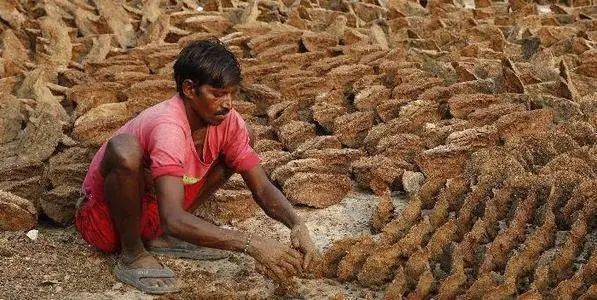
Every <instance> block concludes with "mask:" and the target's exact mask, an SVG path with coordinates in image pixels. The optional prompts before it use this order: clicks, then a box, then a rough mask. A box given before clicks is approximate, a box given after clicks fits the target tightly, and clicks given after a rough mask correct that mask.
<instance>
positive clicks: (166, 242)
mask: <svg viewBox="0 0 597 300" xmlns="http://www.w3.org/2000/svg"><path fill="white" fill-rule="evenodd" d="M233 174H234V171H232V170H231V169H230V168H228V167H227V166H226V165H225V164H224V163H223V162H222V161H218V162H216V163H214V164H213V165H212V167H211V168H209V170H208V171H207V173H206V174H205V183H204V184H203V187H202V188H201V190H200V191H199V193H198V194H197V196H196V197H195V199H194V200H193V203H192V204H191V206H190V207H189V209H188V211H189V212H194V211H195V210H196V209H197V207H198V206H199V204H201V203H202V202H203V201H208V200H209V198H211V197H212V196H213V194H214V193H215V192H216V191H217V190H219V189H220V188H221V187H222V186H223V185H224V184H225V183H226V182H227V181H228V179H230V177H231V176H232V175H233ZM177 242H178V241H177V240H175V239H172V238H171V237H169V236H166V235H163V236H161V237H159V238H157V239H154V240H151V241H147V242H146V244H147V246H148V247H158V248H167V247H175V246H177V245H176V244H177Z"/></svg>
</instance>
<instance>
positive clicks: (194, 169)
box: [83, 95, 260, 198]
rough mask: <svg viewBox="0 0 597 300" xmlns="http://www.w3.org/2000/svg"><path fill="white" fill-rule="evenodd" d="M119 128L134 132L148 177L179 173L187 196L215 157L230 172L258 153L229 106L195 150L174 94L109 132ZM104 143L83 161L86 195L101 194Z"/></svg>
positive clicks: (242, 167)
mask: <svg viewBox="0 0 597 300" xmlns="http://www.w3.org/2000/svg"><path fill="white" fill-rule="evenodd" d="M123 133H127V134H130V135H133V136H136V137H137V138H138V141H139V144H140V145H141V148H142V149H143V152H144V157H145V167H146V168H147V169H149V170H150V171H151V176H152V177H153V179H156V178H157V177H160V176H164V175H171V176H178V177H183V184H184V185H185V198H187V197H189V195H187V192H188V191H189V189H188V187H190V186H192V185H196V183H198V182H199V181H201V179H202V178H203V176H204V175H205V174H206V173H207V171H208V169H209V168H210V166H211V165H212V164H213V163H214V162H215V161H216V159H218V158H221V159H222V160H223V162H224V163H225V164H226V165H227V166H228V167H230V168H231V169H233V170H234V171H236V172H242V171H247V170H249V169H251V168H253V167H254V166H255V165H257V164H258V163H259V162H260V159H259V156H258V155H257V154H256V153H255V151H254V150H253V149H252V148H251V146H250V145H249V134H248V131H247V127H246V124H245V121H244V120H243V119H242V117H241V116H240V115H239V114H238V112H236V111H235V110H231V111H230V113H228V115H226V118H225V119H224V121H222V123H220V124H219V125H217V126H211V125H210V126H208V128H207V133H206V135H205V141H204V144H203V153H201V155H199V153H197V150H196V148H195V144H194V142H193V138H192V135H191V128H190V126H189V122H188V120H187V116H186V113H185V107H184V103H183V100H182V99H181V98H180V96H178V95H176V96H173V97H172V98H170V99H169V100H166V101H163V102H161V103H159V104H157V105H154V106H152V107H150V108H148V109H146V110H145V111H143V112H142V113H140V114H139V115H138V116H137V117H135V118H134V119H132V120H130V121H129V122H127V123H126V124H125V125H124V126H123V127H121V128H120V129H119V130H117V131H116V132H115V133H114V135H118V134H123ZM105 148H106V143H104V144H103V145H102V147H101V148H100V149H99V150H98V152H97V153H96V154H95V157H94V158H93V160H92V162H91V165H90V166H89V171H88V172H87V176H86V177H85V180H84V182H83V192H84V193H85V194H86V195H95V196H96V197H101V198H103V181H104V179H103V177H102V176H101V174H100V172H99V168H100V163H101V160H102V158H103V157H104V151H105ZM192 190H195V189H192ZM195 192H196V191H195Z"/></svg>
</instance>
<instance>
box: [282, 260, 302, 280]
mask: <svg viewBox="0 0 597 300" xmlns="http://www.w3.org/2000/svg"><path fill="white" fill-rule="evenodd" d="M278 266H280V267H281V268H282V269H284V270H285V271H286V274H287V275H288V277H292V276H295V275H296V274H298V272H299V271H298V270H297V269H296V268H295V267H294V266H293V265H292V264H291V263H290V262H287V261H284V260H280V261H279V262H278Z"/></svg>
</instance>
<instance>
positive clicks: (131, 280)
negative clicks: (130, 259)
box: [114, 262, 180, 295]
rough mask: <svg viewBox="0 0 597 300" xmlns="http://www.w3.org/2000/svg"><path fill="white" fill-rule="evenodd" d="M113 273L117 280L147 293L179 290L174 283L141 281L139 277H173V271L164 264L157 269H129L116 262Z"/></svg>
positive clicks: (164, 292)
mask: <svg viewBox="0 0 597 300" xmlns="http://www.w3.org/2000/svg"><path fill="white" fill-rule="evenodd" d="M114 274H115V275H116V278H118V280H120V281H122V282H124V283H126V284H129V285H131V286H133V287H135V288H137V289H138V290H140V291H142V292H144V293H147V294H154V295H162V294H167V293H176V292H179V291H180V287H179V286H178V285H177V284H174V286H151V285H147V284H145V283H143V282H141V278H175V277H176V276H175V275H174V272H172V270H170V268H168V267H166V266H164V265H162V268H159V269H157V268H139V269H131V268H127V267H126V266H123V265H122V263H120V262H118V263H117V264H116V266H115V267H114Z"/></svg>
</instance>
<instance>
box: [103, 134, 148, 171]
mask: <svg viewBox="0 0 597 300" xmlns="http://www.w3.org/2000/svg"><path fill="white" fill-rule="evenodd" d="M142 164H143V150H142V149H141V145H139V141H138V140H137V138H136V137H135V136H132V135H129V134H120V135H117V136H115V137H113V138H111V139H110V140H109V141H108V143H107V144H106V151H105V153H104V159H103V160H102V166H101V168H102V171H103V172H105V173H107V172H110V171H113V170H119V171H125V172H131V173H133V172H139V170H140V169H141V166H142Z"/></svg>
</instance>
